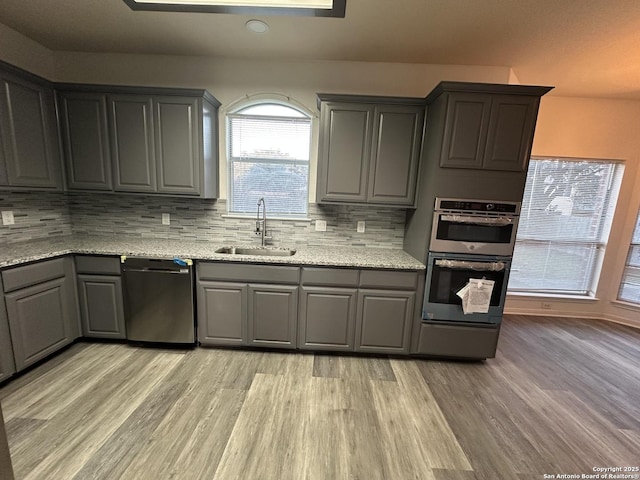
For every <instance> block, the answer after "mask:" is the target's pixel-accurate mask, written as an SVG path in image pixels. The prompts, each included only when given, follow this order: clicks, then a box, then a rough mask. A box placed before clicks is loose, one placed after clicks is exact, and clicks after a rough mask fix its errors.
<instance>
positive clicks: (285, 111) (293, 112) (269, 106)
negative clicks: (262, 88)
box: [234, 102, 309, 118]
mask: <svg viewBox="0 0 640 480" xmlns="http://www.w3.org/2000/svg"><path fill="white" fill-rule="evenodd" d="M234 113H235V114H236V115H255V116H264V117H294V118H309V115H307V114H306V113H304V112H301V111H300V110H299V109H297V108H294V107H291V106H288V105H283V104H281V103H270V102H261V103H257V104H252V105H248V106H245V107H242V108H240V109H239V110H236V111H235V112H234Z"/></svg>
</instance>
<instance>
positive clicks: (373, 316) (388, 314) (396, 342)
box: [355, 290, 416, 353]
mask: <svg viewBox="0 0 640 480" xmlns="http://www.w3.org/2000/svg"><path fill="white" fill-rule="evenodd" d="M415 297H416V294H415V292H404V291H390V290H360V291H359V292H358V313H357V317H356V336H355V338H356V339H355V349H356V351H357V352H372V353H409V344H410V338H411V325H412V319H413V312H414V304H415Z"/></svg>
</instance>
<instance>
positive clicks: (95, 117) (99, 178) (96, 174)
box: [58, 92, 113, 190]
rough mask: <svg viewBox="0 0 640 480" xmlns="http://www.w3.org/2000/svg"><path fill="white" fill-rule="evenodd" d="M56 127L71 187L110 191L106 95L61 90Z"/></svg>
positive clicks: (111, 185)
mask: <svg viewBox="0 0 640 480" xmlns="http://www.w3.org/2000/svg"><path fill="white" fill-rule="evenodd" d="M58 102H59V103H58V105H59V108H60V127H61V133H62V145H63V148H64V159H65V167H66V175H67V187H68V188H69V189H71V190H76V189H90V190H111V189H112V188H113V184H112V181H111V155H110V151H109V137H108V134H107V99H106V95H101V94H95V93H71V92H61V93H60V94H59V97H58Z"/></svg>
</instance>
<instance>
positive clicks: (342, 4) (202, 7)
mask: <svg viewBox="0 0 640 480" xmlns="http://www.w3.org/2000/svg"><path fill="white" fill-rule="evenodd" d="M124 3H126V4H127V5H129V7H130V8H131V9H132V10H155V11H168V12H204V13H236V14H252V15H253V14H262V15H306V16H315V17H341V18H344V15H345V8H346V0H124Z"/></svg>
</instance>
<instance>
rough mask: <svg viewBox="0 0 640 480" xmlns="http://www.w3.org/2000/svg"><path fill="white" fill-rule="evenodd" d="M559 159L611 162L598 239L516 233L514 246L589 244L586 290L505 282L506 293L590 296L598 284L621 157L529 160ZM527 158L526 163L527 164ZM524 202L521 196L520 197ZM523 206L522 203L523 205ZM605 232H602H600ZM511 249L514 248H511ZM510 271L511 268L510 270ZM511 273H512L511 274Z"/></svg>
mask: <svg viewBox="0 0 640 480" xmlns="http://www.w3.org/2000/svg"><path fill="white" fill-rule="evenodd" d="M545 160H546V161H561V162H594V163H604V164H611V165H613V166H614V170H613V172H612V175H611V178H610V179H609V182H610V186H609V187H608V192H607V199H606V202H607V203H606V204H605V205H603V206H604V207H606V208H607V210H606V211H604V212H603V215H604V218H602V217H600V218H601V220H600V223H599V225H598V232H597V238H598V239H599V240H593V241H592V240H589V241H579V240H578V241H576V240H548V239H546V240H541V239H520V240H518V237H517V236H516V246H517V245H518V244H521V245H523V244H528V245H548V246H550V247H553V246H554V245H556V246H571V245H573V246H576V247H585V248H593V249H594V250H595V252H594V254H593V256H592V257H591V258H590V262H591V263H590V265H589V275H590V277H589V279H588V282H587V286H586V288H587V289H586V290H584V291H578V290H567V289H563V290H562V289H525V288H513V287H509V286H507V293H508V294H509V295H514V296H532V297H561V298H568V299H577V300H584V299H594V298H595V295H596V291H597V287H598V284H599V282H600V274H601V272H602V265H603V262H604V256H605V252H606V249H607V244H608V241H609V236H610V234H611V225H612V223H613V218H614V216H615V211H616V209H617V202H618V197H619V194H620V188H621V184H622V177H623V175H624V169H625V164H624V161H622V160H616V159H607V158H585V157H561V156H552V155H548V156H534V155H532V156H531V162H533V161H545ZM531 162H530V164H531ZM528 176H529V170H527V178H526V180H525V181H528V180H529V178H528ZM523 204H524V198H523ZM523 206H524V205H523ZM524 212H525V209H524V208H522V209H521V212H520V219H519V228H518V230H519V231H520V228H521V227H522V223H523V213H524ZM604 233H606V235H604ZM514 253H515V251H514ZM512 273H513V272H512ZM512 276H513V275H512Z"/></svg>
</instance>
